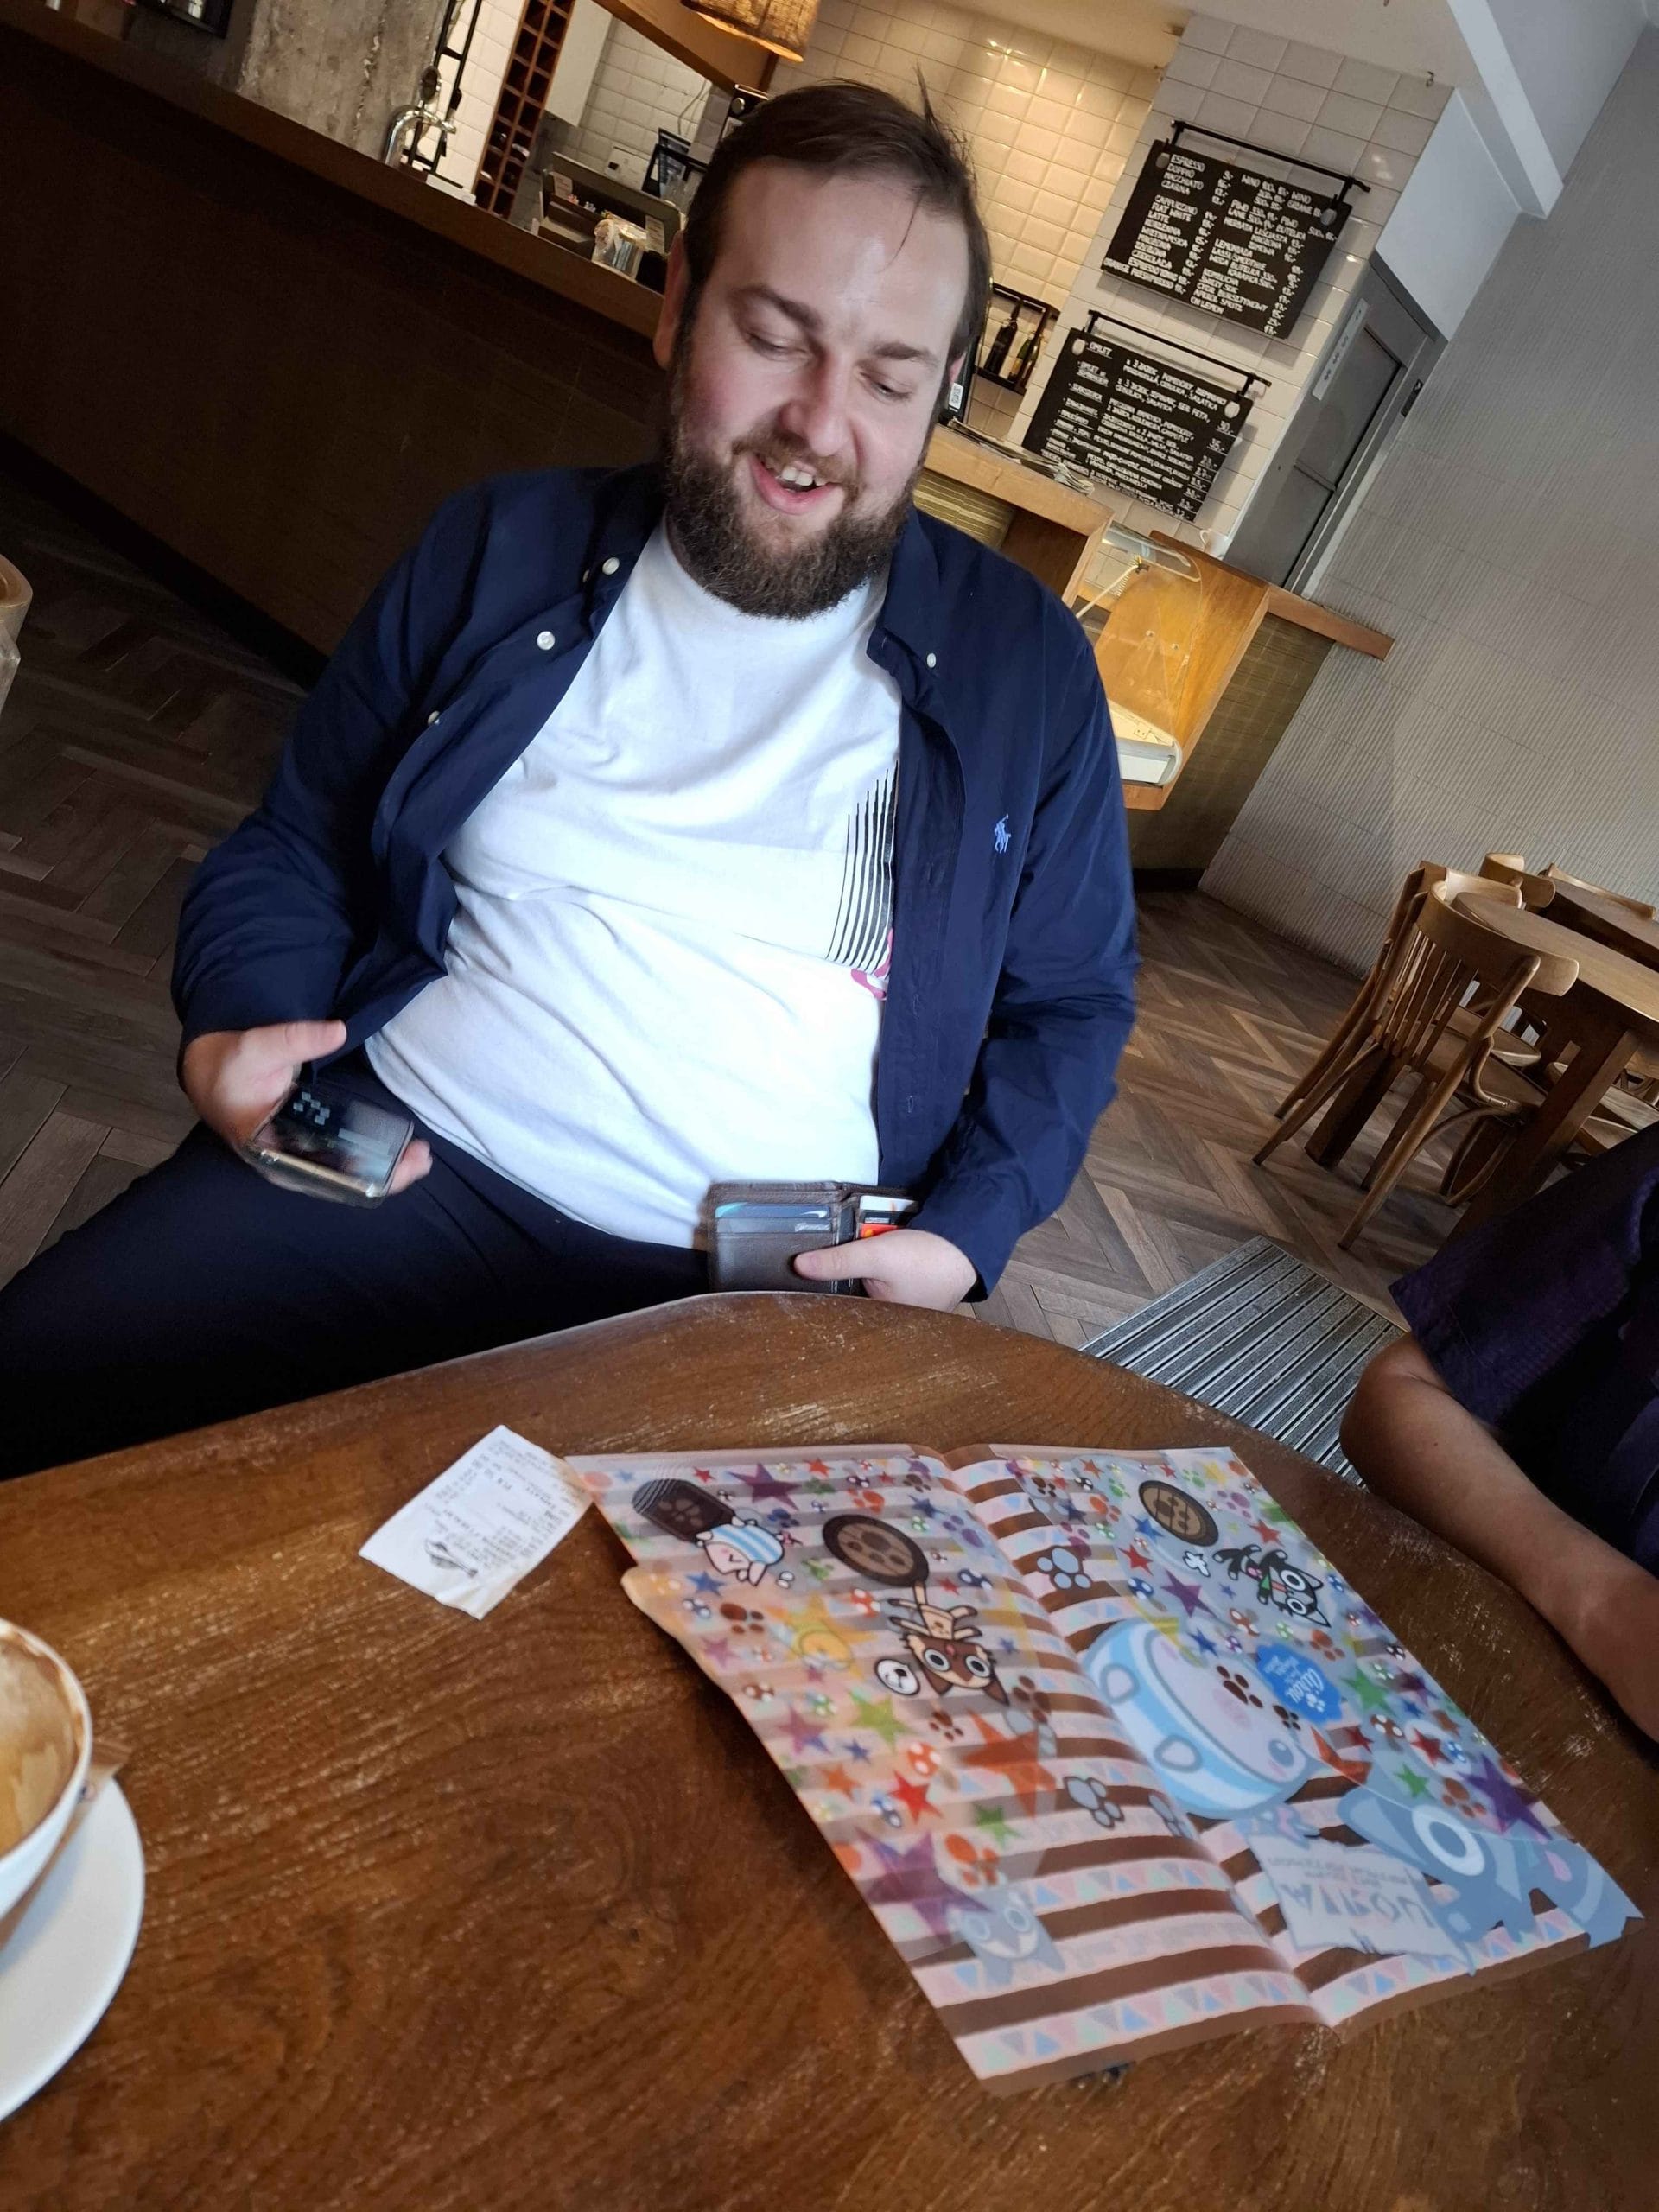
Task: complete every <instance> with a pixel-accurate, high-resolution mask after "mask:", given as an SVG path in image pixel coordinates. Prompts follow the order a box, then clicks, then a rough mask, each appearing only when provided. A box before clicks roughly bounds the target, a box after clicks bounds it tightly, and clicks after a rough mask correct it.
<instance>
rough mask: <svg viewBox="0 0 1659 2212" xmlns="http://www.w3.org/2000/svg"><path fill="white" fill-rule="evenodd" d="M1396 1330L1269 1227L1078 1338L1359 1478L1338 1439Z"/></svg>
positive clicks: (1093, 1351) (1101, 1354)
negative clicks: (1373, 1361) (1365, 1372)
mask: <svg viewBox="0 0 1659 2212" xmlns="http://www.w3.org/2000/svg"><path fill="white" fill-rule="evenodd" d="M1400 1333H1401V1332H1400V1331H1399V1330H1398V1329H1397V1328H1395V1325H1394V1324H1393V1323H1392V1322H1391V1321H1385V1320H1384V1319H1383V1317H1382V1316H1381V1315H1380V1314H1379V1313H1374V1312H1373V1311H1372V1309H1371V1308H1370V1306H1366V1305H1364V1304H1363V1303H1362V1301H1361V1300H1359V1299H1357V1298H1354V1297H1351V1295H1350V1294H1349V1293H1348V1292H1347V1291H1345V1290H1339V1289H1338V1287H1337V1286H1336V1284H1335V1283H1333V1282H1328V1281H1326V1280H1325V1277H1324V1276H1323V1275H1322V1274H1316V1273H1315V1271H1314V1270H1313V1268H1310V1267H1306V1266H1304V1264H1303V1263H1302V1262H1301V1261H1300V1260H1298V1259H1295V1258H1294V1257H1293V1255H1291V1254H1290V1253H1288V1252H1287V1251H1286V1250H1284V1249H1283V1248H1282V1246H1281V1245H1278V1244H1274V1243H1270V1242H1269V1241H1268V1238H1267V1237H1265V1236H1257V1237H1254V1238H1252V1240H1251V1241H1250V1243H1248V1244H1241V1245H1240V1247H1239V1249H1237V1251H1236V1252H1230V1253H1229V1254H1228V1255H1227V1256H1226V1258H1225V1259H1223V1260H1217V1261H1216V1262H1215V1263H1214V1264H1213V1265H1212V1266H1211V1267H1207V1268H1205V1269H1204V1271H1203V1273H1202V1274H1196V1275H1194V1276H1193V1277H1192V1281H1190V1282H1184V1283H1178V1284H1177V1285H1176V1287H1175V1288H1174V1289H1173V1290H1170V1291H1166V1292H1165V1294H1164V1295H1163V1296H1162V1297H1161V1298H1155V1299H1154V1300H1153V1302H1152V1304H1151V1305H1150V1306H1142V1307H1141V1311H1140V1312H1139V1313H1134V1314H1131V1315H1130V1317H1129V1319H1128V1320H1127V1321H1120V1322H1119V1323H1118V1324H1117V1325H1116V1328H1112V1329H1108V1330H1107V1332H1106V1333H1105V1335H1104V1336H1101V1337H1096V1338H1094V1339H1093V1341H1092V1342H1091V1343H1090V1344H1084V1347H1083V1349H1084V1351H1085V1352H1087V1353H1089V1354H1090V1357H1093V1358H1096V1359H1109V1360H1111V1361H1112V1362H1113V1363H1115V1364H1116V1365H1117V1366H1119V1367H1127V1368H1128V1369H1129V1370H1131V1372H1132V1373H1134V1374H1136V1375H1144V1376H1147V1378H1148V1379H1149V1380H1150V1381H1152V1382H1154V1383H1168V1384H1169V1385H1170V1387H1171V1388H1172V1389H1176V1390H1185V1393H1186V1395H1187V1396H1188V1397H1190V1398H1196V1399H1198V1402H1199V1403H1200V1404H1202V1405H1206V1406H1213V1407H1215V1408H1216V1410H1217V1412H1218V1413H1224V1414H1231V1415H1232V1416H1233V1418H1234V1420H1235V1421H1248V1422H1249V1425H1250V1427H1252V1428H1259V1429H1261V1430H1262V1433H1263V1434H1264V1435H1267V1436H1271V1437H1273V1438H1274V1439H1275V1440H1276V1441H1277V1442H1279V1443H1281V1444H1287V1445H1290V1446H1294V1449H1295V1450H1296V1451H1298V1452H1306V1454H1307V1456H1308V1458H1309V1459H1318V1460H1319V1461H1320V1462H1322V1464H1323V1465H1325V1466H1327V1467H1332V1468H1334V1469H1335V1471H1337V1473H1338V1474H1340V1475H1345V1476H1346V1477H1347V1478H1348V1479H1349V1481H1351V1482H1353V1481H1357V1479H1358V1478H1357V1476H1356V1475H1355V1473H1354V1471H1353V1469H1352V1468H1351V1466H1350V1465H1349V1464H1348V1462H1347V1460H1346V1459H1344V1456H1343V1451H1342V1446H1341V1445H1340V1444H1339V1443H1338V1440H1337V1436H1338V1430H1339V1429H1340V1428H1341V1427H1342V1416H1343V1414H1344V1412H1345V1411H1346V1410H1347V1406H1348V1401H1349V1399H1350V1398H1351V1397H1352V1395H1353V1394H1354V1386H1355V1384H1356V1383H1357V1382H1358V1381H1359V1376H1360V1370H1361V1369H1362V1368H1363V1366H1364V1365H1365V1363H1366V1361H1367V1360H1369V1359H1370V1357H1371V1356H1372V1354H1373V1353H1374V1352H1376V1351H1381V1349H1382V1348H1383V1345H1384V1344H1389V1343H1391V1342H1392V1341H1393V1340H1394V1338H1395V1337H1397V1336H1398V1335H1399V1334H1400Z"/></svg>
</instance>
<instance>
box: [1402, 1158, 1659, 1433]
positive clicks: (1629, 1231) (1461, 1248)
mask: <svg viewBox="0 0 1659 2212" xmlns="http://www.w3.org/2000/svg"><path fill="white" fill-rule="evenodd" d="M1656 1192H1659V1128H1652V1129H1647V1130H1644V1131H1643V1132H1642V1134H1641V1135H1638V1136H1634V1137H1631V1138H1630V1139H1628V1140H1627V1141H1626V1142H1625V1143H1624V1144H1622V1145H1619V1146H1618V1147H1617V1148H1616V1149H1615V1150H1614V1151H1612V1152H1610V1153H1608V1154H1605V1156H1604V1157H1603V1158H1602V1159H1600V1160H1596V1161H1594V1162H1593V1163H1592V1165H1591V1166H1587V1167H1581V1168H1578V1169H1576V1170H1573V1172H1571V1173H1568V1174H1567V1175H1566V1176H1564V1177H1563V1178H1562V1179H1561V1180H1560V1182H1558V1183H1554V1184H1552V1185H1550V1187H1549V1188H1548V1190H1546V1191H1541V1192H1539V1193H1538V1195H1537V1197H1536V1198H1529V1199H1528V1200H1527V1201H1526V1202H1525V1203H1524V1204H1523V1205H1518V1206H1516V1208H1515V1209H1514V1210H1513V1211H1511V1212H1510V1213H1505V1214H1500V1215H1499V1216H1498V1217H1497V1220H1495V1221H1489V1222H1487V1223H1485V1224H1484V1225H1483V1226H1482V1227H1480V1228H1479V1229H1475V1230H1470V1231H1468V1233H1467V1234H1466V1235H1465V1236H1458V1237H1454V1238H1453V1239H1452V1242H1451V1243H1449V1244H1447V1245H1446V1248H1445V1249H1444V1250H1442V1251H1440V1252H1439V1253H1437V1254H1436V1255H1435V1256H1434V1258H1433V1259H1432V1260H1431V1261H1429V1262H1428V1264H1427V1266H1426V1267H1421V1268H1418V1269H1417V1271H1416V1273H1415V1274H1409V1275H1406V1276H1404V1277H1403V1278H1402V1280H1401V1281H1399V1282H1397V1283H1395V1286H1394V1294H1395V1298H1396V1299H1397V1300H1398V1301H1399V1305H1400V1310H1401V1311H1402V1313H1404V1315H1405V1317H1406V1319H1407V1320H1408V1322H1409V1323H1410V1325H1411V1329H1412V1333H1413V1334H1414V1336H1415V1338H1417V1341H1418V1343H1419V1344H1421V1346H1422V1348H1423V1350H1424V1351H1425V1352H1427V1355H1428V1357H1429V1358H1430V1360H1431V1361H1432V1362H1433V1364H1434V1366H1435V1368H1436V1369H1437V1370H1439V1372H1440V1376H1441V1377H1442V1379H1443V1380H1444V1381H1445V1383H1446V1385H1447V1387H1448V1388H1449V1389H1450V1390H1451V1391H1452V1395H1453V1396H1454V1397H1455V1398H1456V1399H1457V1400H1458V1402H1459V1404H1460V1405H1462V1406H1463V1407H1465V1408H1466V1409H1467V1411H1469V1412H1470V1413H1471V1414H1474V1415H1475V1417H1476V1419H1477V1420H1478V1421H1490V1422H1491V1424H1492V1425H1493V1426H1494V1427H1500V1428H1501V1427H1503V1424H1504V1422H1505V1421H1506V1420H1507V1419H1508V1417H1509V1415H1510V1412H1511V1410H1512V1409H1513V1408H1514V1407H1515V1406H1516V1403H1517V1402H1518V1401H1519V1400H1521V1399H1522V1397H1524V1396H1525V1395H1526V1394H1527V1393H1528V1392H1529V1390H1531V1389H1534V1388H1535V1386H1536V1385H1537V1384H1538V1383H1541V1382H1542V1381H1543V1380H1544V1379H1545V1378H1546V1377H1547V1376H1548V1375H1549V1374H1550V1373H1551V1372H1552V1371H1553V1370H1554V1369H1555V1368H1557V1367H1559V1366H1560V1364H1561V1363H1562V1362H1563V1361H1564V1360H1565V1359H1567V1357H1569V1356H1570V1355H1571V1354H1572V1353H1573V1352H1574V1351H1577V1350H1578V1349H1579V1347H1580V1345H1581V1344H1583V1343H1584V1341H1585V1339H1586V1337H1587V1336H1589V1334H1590V1333H1591V1332H1592V1330H1594V1329H1596V1328H1598V1327H1599V1326H1600V1325H1603V1324H1604V1323H1605V1322H1606V1321H1607V1320H1608V1319H1610V1318H1611V1315H1612V1314H1614V1313H1616V1312H1617V1311H1618V1307H1619V1306H1620V1305H1621V1304H1622V1303H1623V1301H1624V1297H1625V1294H1626V1293H1627V1291H1628V1290H1629V1288H1630V1278H1631V1275H1632V1274H1633V1273H1634V1272H1635V1270H1636V1268H1637V1266H1638V1265H1639V1264H1640V1262H1641V1261H1642V1259H1643V1247H1644V1242H1646V1241H1648V1240H1649V1239H1659V1206H1655V1205H1654V1203H1653V1201H1654V1198H1655V1193H1656ZM1650 1214H1651V1215H1652V1217H1653V1226H1652V1228H1651V1229H1649V1227H1648V1221H1649V1215H1650Z"/></svg>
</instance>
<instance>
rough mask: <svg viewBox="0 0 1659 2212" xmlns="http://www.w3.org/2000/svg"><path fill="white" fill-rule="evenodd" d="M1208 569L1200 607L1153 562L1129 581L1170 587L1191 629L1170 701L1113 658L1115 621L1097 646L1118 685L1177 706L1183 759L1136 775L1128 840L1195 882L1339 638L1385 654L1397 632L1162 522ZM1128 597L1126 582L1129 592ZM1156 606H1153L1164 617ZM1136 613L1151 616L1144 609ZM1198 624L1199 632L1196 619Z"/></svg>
mask: <svg viewBox="0 0 1659 2212" xmlns="http://www.w3.org/2000/svg"><path fill="white" fill-rule="evenodd" d="M1156 536H1157V541H1158V543H1161V544H1165V545H1170V546H1173V547H1175V549H1176V550H1177V551H1178V552H1179V553H1181V554H1182V555H1184V556H1185V558H1186V559H1187V560H1188V561H1189V562H1191V563H1192V566H1193V568H1194V569H1196V571H1197V573H1198V592H1197V594H1196V597H1197V602H1198V605H1197V615H1196V620H1194V618H1193V615H1192V611H1191V608H1190V606H1189V605H1188V604H1187V601H1188V600H1190V598H1191V597H1192V594H1191V593H1190V592H1188V593H1186V594H1182V595H1181V596H1180V599H1179V603H1177V600H1176V594H1175V592H1174V591H1173V588H1172V587H1171V586H1170V584H1169V582H1168V581H1167V579H1166V578H1164V577H1163V576H1161V575H1160V573H1159V572H1158V571H1157V570H1155V569H1154V570H1147V572H1146V573H1145V574H1143V575H1141V576H1139V577H1138V578H1137V579H1136V580H1135V582H1134V584H1133V585H1131V586H1130V587H1129V588H1130V589H1131V590H1133V591H1135V593H1137V594H1150V595H1153V596H1154V598H1155V596H1156V595H1157V594H1166V596H1168V597H1169V598H1170V599H1171V601H1172V604H1171V607H1170V612H1169V617H1168V626H1169V628H1170V630H1171V632H1178V631H1179V632H1184V633H1186V634H1189V635H1190V640H1191V657H1190V658H1189V660H1188V662H1187V664H1186V669H1185V677H1184V680H1183V681H1182V683H1181V685H1180V687H1179V696H1177V697H1176V698H1175V699H1173V700H1172V701H1168V702H1161V701H1151V700H1142V699H1141V698H1138V697H1136V696H1133V695H1132V694H1130V693H1127V692H1125V691H1124V690H1123V689H1122V685H1121V683H1120V682H1119V681H1118V680H1116V676H1115V672H1114V669H1113V665H1112V662H1113V655H1112V650H1111V638H1112V630H1113V624H1111V623H1109V624H1108V625H1107V626H1106V629H1105V631H1104V632H1103V634H1102V636H1101V638H1100V639H1099V641H1098V643H1097V645H1096V658H1097V660H1098V661H1099V664H1100V668H1101V676H1102V680H1103V682H1104V683H1105V684H1106V688H1107V690H1108V693H1109V696H1111V697H1112V698H1113V699H1115V700H1118V699H1121V701H1122V704H1123V705H1125V706H1127V707H1129V708H1132V709H1135V711H1136V712H1139V713H1145V714H1148V715H1150V716H1151V717H1152V719H1154V721H1156V720H1158V719H1159V714H1160V708H1162V709H1163V711H1165V712H1166V713H1169V714H1170V715H1171V724H1172V726H1171V728H1170V734H1171V735H1172V736H1173V738H1174V739H1175V741H1176V742H1177V744H1178V745H1179V747H1180V749H1181V766H1180V770H1179V774H1178V775H1177V777H1176V778H1175V779H1174V781H1173V782H1172V783H1168V784H1164V785H1150V784H1128V785H1125V787H1124V793H1123V796H1124V799H1125V802H1126V804H1128V808H1129V852H1130V856H1131V858H1132V860H1133V861H1134V863H1135V871H1136V873H1137V874H1139V875H1141V876H1143V877H1144V876H1151V875H1155V876H1159V877H1163V878H1166V879H1168V878H1179V879H1182V880H1191V881H1194V882H1196V880H1198V876H1199V874H1202V872H1203V870H1204V869H1205V868H1207V867H1208V866H1209V864H1210V862H1211V860H1212V859H1213V858H1214V857H1215V855H1216V851H1217V848H1218V847H1219V845H1220V843H1221V841H1222V839H1223V838H1224V836H1226V834H1227V832H1228V830H1229V829H1230V827H1231V826H1232V823H1233V818H1234V817H1235V816H1236V814H1237V812H1238V810H1239V808H1240V807H1241V806H1242V805H1243V804H1244V801H1245V798H1247V797H1248V795H1249V791H1250V787H1251V785H1253V784H1254V783H1255V779H1256V778H1257V777H1258V776H1259V775H1260V774H1261V772H1262V769H1263V768H1264V767H1265V766H1267V764H1268V759H1269V758H1270V757H1271V755H1272V753H1273V750H1274V747H1275V746H1276V745H1277V744H1278V742H1279V741H1280V739H1281V737H1282V736H1283V735H1284V734H1285V731H1286V729H1287V728H1288V727H1289V724H1290V721H1291V718H1292V716H1293V715H1294V714H1295V712H1296V709H1298V708H1299V707H1300V705H1301V703H1302V701H1303V699H1304V697H1305V696H1306V693H1307V690H1308V687H1309V685H1310V684H1311V683H1313V679H1314V677H1316V676H1317V675H1318V674H1319V670H1320V669H1321V668H1322V667H1323V666H1324V664H1325V656H1326V655H1327V654H1328V653H1329V652H1332V649H1333V648H1334V647H1337V646H1341V647H1343V648H1344V649H1345V650H1346V651H1348V652H1359V653H1365V654H1368V655H1370V657H1371V658H1375V659H1377V660H1381V659H1382V658H1383V657H1384V656H1385V655H1386V654H1387V652H1388V651H1389V646H1390V645H1391V644H1392V643H1393V640H1392V639H1389V638H1388V637H1385V636H1384V635H1383V632H1381V631H1380V630H1370V629H1367V628H1366V627H1365V626H1364V625H1363V623H1359V622H1354V621H1351V620H1349V619H1348V617H1347V616H1346V615H1342V614H1337V613H1332V610H1331V609H1330V608H1329V607H1319V606H1316V605H1315V604H1314V603H1313V601H1311V600H1306V599H1302V598H1300V597H1299V596H1298V595H1297V594H1296V593H1294V592H1291V591H1286V590H1284V589H1283V588H1281V586H1280V585H1278V584H1270V583H1266V582H1263V581H1262V579H1261V578H1260V577H1259V576H1251V575H1246V574H1245V573H1244V571H1243V569H1232V568H1229V567H1228V566H1227V564H1226V563H1225V562H1224V561H1217V560H1216V559H1214V558H1213V557H1212V556H1211V555H1210V554H1207V553H1201V552H1200V551H1199V550H1198V548H1197V547H1196V546H1192V545H1187V544H1184V543H1180V542H1179V540H1177V539H1175V538H1173V537H1165V536H1164V535H1163V533H1162V532H1161V531H1160V532H1158V533H1156ZM1126 602H1127V594H1126ZM1155 611H1156V610H1155V607H1154V610H1153V612H1154V619H1155ZM1136 619H1137V620H1143V619H1145V617H1144V615H1141V613H1139V612H1138V611H1137V618H1136ZM1189 624H1190V625H1191V629H1190V632H1188V631H1187V626H1188V625H1189Z"/></svg>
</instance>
